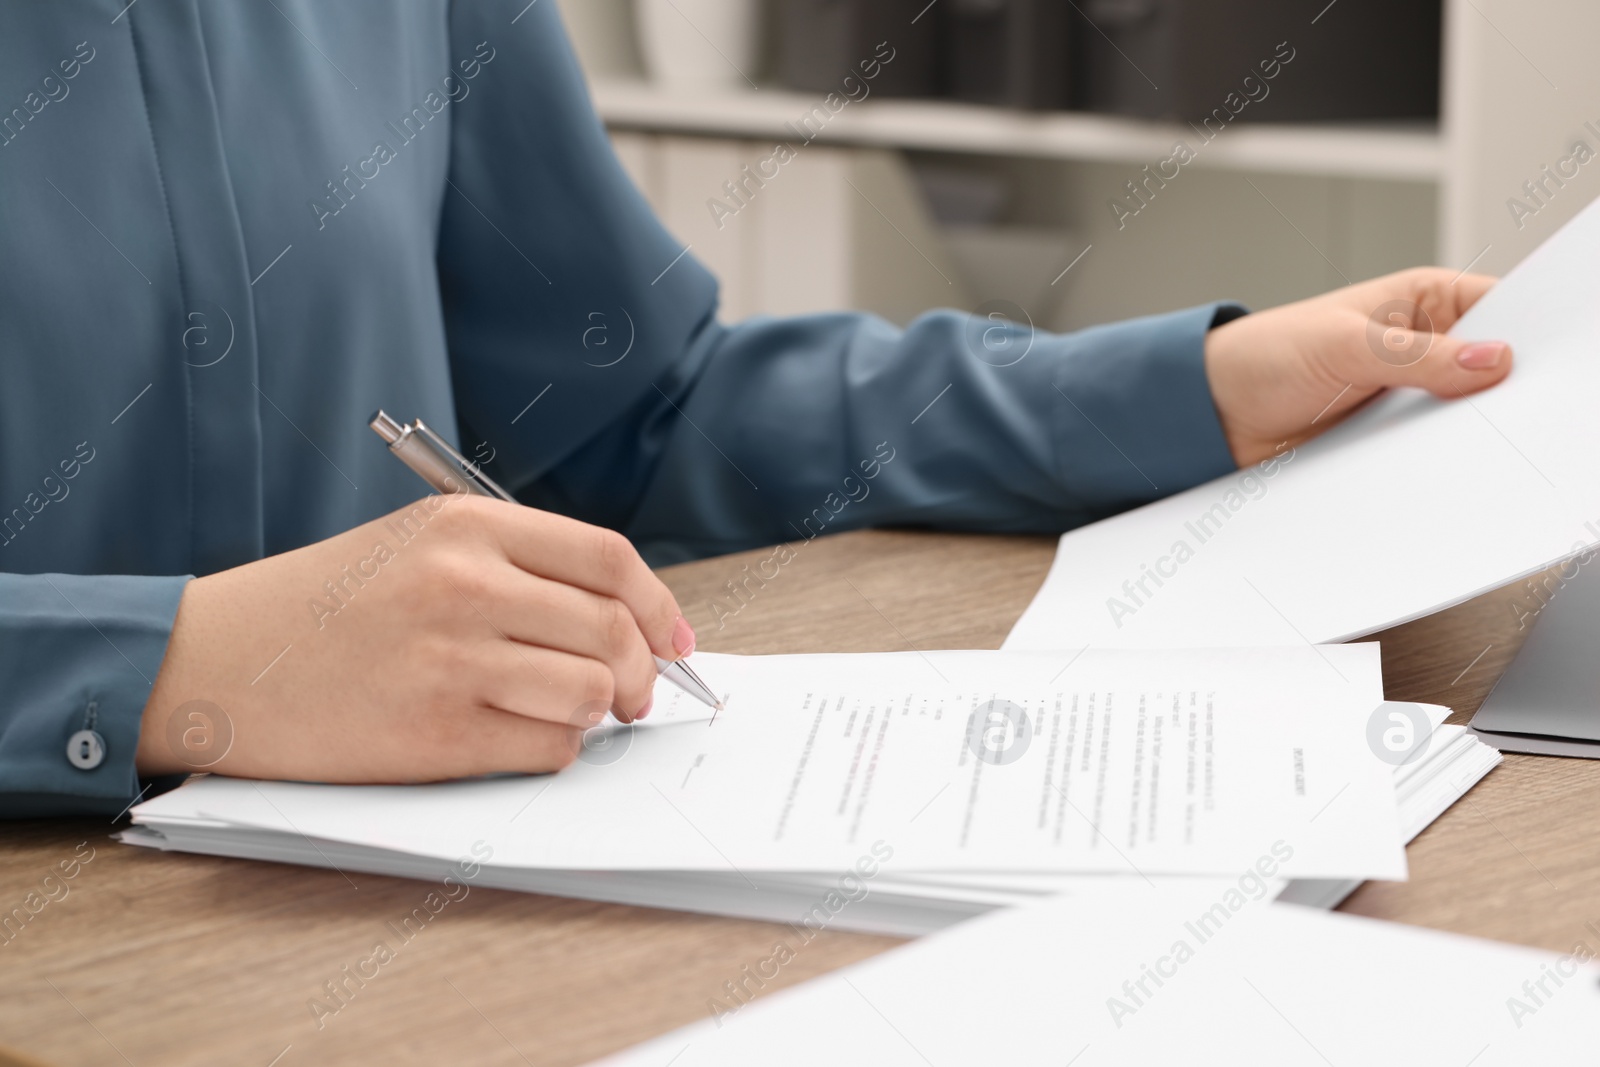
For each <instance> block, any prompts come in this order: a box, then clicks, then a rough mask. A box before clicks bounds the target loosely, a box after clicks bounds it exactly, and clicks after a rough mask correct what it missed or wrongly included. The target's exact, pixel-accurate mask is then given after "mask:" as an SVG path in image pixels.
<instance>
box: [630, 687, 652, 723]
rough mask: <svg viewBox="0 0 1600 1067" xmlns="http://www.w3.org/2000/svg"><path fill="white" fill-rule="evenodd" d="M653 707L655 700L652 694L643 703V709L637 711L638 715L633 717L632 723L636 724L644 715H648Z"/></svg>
mask: <svg viewBox="0 0 1600 1067" xmlns="http://www.w3.org/2000/svg"><path fill="white" fill-rule="evenodd" d="M655 706H656V698H655V696H654V694H652V695H651V697H650V699H649V700H646V701H645V702H644V707H642V708H640V709H639V714H637V715H635V716H634V717H633V721H634V722H638V721H639V720H640V719H642V718H644V717H645V716H646V715H648V714H650V709H651V708H653V707H655Z"/></svg>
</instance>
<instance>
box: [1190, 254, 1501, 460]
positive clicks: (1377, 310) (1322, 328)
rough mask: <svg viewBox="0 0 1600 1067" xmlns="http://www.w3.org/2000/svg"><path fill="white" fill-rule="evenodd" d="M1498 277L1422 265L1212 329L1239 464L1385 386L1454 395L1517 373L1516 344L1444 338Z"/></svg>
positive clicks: (1209, 347) (1222, 404)
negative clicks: (1513, 351) (1513, 347)
mask: <svg viewBox="0 0 1600 1067" xmlns="http://www.w3.org/2000/svg"><path fill="white" fill-rule="evenodd" d="M1494 283H1495V279H1494V278H1490V277H1486V276H1484V275H1481V274H1463V275H1459V276H1457V275H1455V274H1453V273H1452V272H1450V271H1448V270H1443V269H1441V268H1437V267H1420V268H1417V269H1415V270H1407V271H1401V272H1400V273H1398V274H1390V275H1386V276H1385V277H1382V278H1374V279H1373V280H1372V281H1368V282H1361V283H1360V284H1358V285H1351V286H1347V287H1345V288H1343V289H1336V290H1334V291H1333V292H1331V293H1325V294H1323V295H1322V296H1318V297H1314V298H1312V299H1310V300H1302V301H1300V302H1298V303H1294V304H1285V305H1284V306H1283V307H1277V308H1272V309H1271V310H1269V311H1262V312H1258V313H1256V314H1252V315H1246V316H1244V317H1243V318H1240V319H1235V320H1234V321H1233V322H1230V323H1227V324H1226V325H1224V326H1219V327H1217V328H1216V329H1215V330H1212V331H1211V333H1210V334H1209V335H1208V336H1207V338H1206V352H1205V360H1206V377H1207V379H1208V380H1209V381H1210V383H1211V396H1212V399H1213V401H1214V402H1215V403H1216V406H1217V414H1218V416H1219V417H1220V418H1221V420H1222V429H1223V432H1224V434H1226V436H1227V439H1228V447H1229V449H1230V450H1231V451H1232V452H1233V458H1234V460H1235V462H1237V463H1238V464H1239V466H1241V467H1247V466H1250V465H1251V464H1254V463H1259V462H1261V461H1262V460H1264V459H1267V458H1268V457H1270V456H1272V455H1274V454H1275V453H1276V452H1278V451H1279V450H1281V449H1282V448H1283V447H1284V446H1286V445H1287V446H1289V447H1293V446H1295V445H1298V444H1300V443H1301V442H1303V441H1306V440H1308V439H1310V438H1312V437H1315V436H1316V435H1317V434H1319V433H1321V432H1322V431H1323V430H1326V429H1327V428H1328V427H1330V426H1332V425H1333V424H1335V423H1337V422H1338V421H1339V420H1340V419H1342V418H1344V417H1345V416H1346V415H1348V414H1349V413H1350V412H1351V411H1353V410H1355V409H1356V408H1358V407H1360V406H1361V405H1362V404H1364V403H1366V402H1367V401H1368V400H1370V399H1371V398H1372V397H1374V396H1376V395H1377V394H1378V393H1380V392H1382V391H1383V390H1384V389H1387V388H1392V387H1394V386H1415V387H1417V388H1421V389H1426V390H1428V391H1429V392H1430V393H1432V394H1434V395H1435V396H1438V397H1442V398H1444V399H1447V400H1454V399H1457V398H1460V397H1463V396H1468V395H1471V394H1472V393H1476V392H1479V391H1481V390H1484V389H1487V388H1489V387H1490V386H1492V385H1496V384H1498V383H1499V382H1500V381H1501V380H1502V379H1504V378H1505V376H1506V375H1507V374H1509V373H1511V360H1512V355H1511V347H1510V345H1508V344H1506V343H1505V342H1504V341H1497V340H1493V339H1489V338H1457V337H1447V336H1445V334H1444V331H1446V330H1448V329H1450V328H1451V327H1452V326H1454V325H1455V323H1456V320H1457V319H1459V318H1460V317H1461V316H1462V315H1463V314H1465V313H1466V310H1467V309H1468V308H1470V307H1471V306H1472V305H1473V304H1475V303H1476V302H1477V301H1478V298H1479V297H1481V296H1482V295H1483V294H1484V293H1486V292H1488V291H1489V289H1490V287H1491V286H1493V285H1494Z"/></svg>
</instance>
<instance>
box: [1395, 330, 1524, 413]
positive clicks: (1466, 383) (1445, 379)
mask: <svg viewBox="0 0 1600 1067" xmlns="http://www.w3.org/2000/svg"><path fill="white" fill-rule="evenodd" d="M1374 351H1375V352H1376V351H1377V350H1376V349H1375V350H1374ZM1511 364H1512V352H1511V346H1510V345H1509V344H1507V343H1506V342H1504V341H1474V340H1469V339H1463V338H1460V337H1451V336H1449V335H1448V334H1439V333H1429V332H1426V331H1420V330H1404V329H1394V330H1390V331H1388V332H1387V342H1386V343H1385V345H1384V348H1383V352H1382V354H1381V355H1380V356H1379V367H1378V368H1377V370H1378V373H1377V374H1376V375H1374V378H1375V379H1376V380H1375V381H1373V382H1372V384H1374V385H1384V386H1390V387H1393V386H1412V387H1414V388H1418V389H1426V390H1427V391H1428V392H1430V393H1432V394H1433V395H1434V396H1437V397H1441V398H1443V399H1447V400H1453V399H1455V398H1456V397H1459V396H1466V395H1470V394H1472V393H1477V392H1481V391H1482V390H1484V389H1487V388H1489V387H1490V386H1492V385H1498V384H1499V383H1500V382H1501V381H1503V380H1504V379H1505V377H1506V375H1508V374H1510V373H1511Z"/></svg>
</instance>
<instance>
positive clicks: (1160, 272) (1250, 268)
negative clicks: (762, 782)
mask: <svg viewBox="0 0 1600 1067" xmlns="http://www.w3.org/2000/svg"><path fill="white" fill-rule="evenodd" d="M1443 3H1444V34H1443V54H1442V57H1441V61H1442V69H1443V76H1442V83H1441V92H1440V110H1441V119H1440V121H1439V122H1438V123H1437V124H1435V123H1375V124H1358V125H1348V124H1347V125H1328V124H1320V123H1295V124H1270V123H1259V124H1251V123H1237V124H1234V125H1231V126H1228V127H1226V128H1223V129H1220V130H1217V129H1210V128H1197V127H1195V126H1193V125H1190V124H1167V123H1161V122H1152V121H1145V120H1140V119H1132V118H1119V117H1112V116H1105V115H1094V114H1086V113H1076V112H1042V113H1041V112H1025V111H1016V110H1010V109H1004V108H992V107H982V106H977V105H969V104H960V103H953V102H947V101H921V100H900V99H885V98H882V97H876V98H871V99H867V100H865V101H864V102H851V103H848V104H847V105H846V106H844V107H843V108H842V109H841V110H840V111H839V112H838V113H837V114H835V115H833V116H831V118H830V119H829V121H828V122H827V123H826V124H823V127H822V128H821V129H820V130H819V131H818V132H817V133H816V135H815V139H814V140H813V141H812V142H811V143H810V144H809V145H807V146H806V147H804V148H803V149H802V150H801V154H802V156H803V157H806V163H805V166H804V167H801V168H799V169H792V170H790V169H786V171H785V173H784V175H783V177H782V178H781V179H780V180H779V181H778V182H775V183H773V185H772V187H771V188H770V190H764V191H763V193H762V195H763V196H766V195H767V193H768V192H770V193H771V194H772V195H771V196H770V197H768V198H767V199H768V201H769V204H770V205H771V207H770V210H769V209H768V206H765V205H763V206H761V207H759V208H757V207H753V208H752V210H751V211H750V212H749V213H745V212H741V213H740V216H739V218H738V223H739V226H738V229H739V230H740V231H741V234H742V236H729V235H728V234H727V233H725V232H721V231H717V232H712V231H708V230H707V229H706V226H707V221H706V220H707V218H709V216H708V215H707V214H706V201H707V200H708V199H709V198H711V197H714V196H716V195H718V193H719V190H720V189H721V187H722V183H723V182H725V181H727V180H728V179H729V178H731V177H733V176H734V175H736V174H737V173H738V172H739V170H740V168H741V167H743V166H744V165H745V164H746V163H749V162H752V161H754V160H759V159H761V158H764V157H766V156H767V155H769V154H770V153H771V152H772V151H773V149H774V147H775V145H777V144H780V143H790V142H793V141H794V138H795V127H794V124H795V123H796V122H797V121H798V120H799V119H800V118H801V117H802V116H805V115H807V114H810V113H813V111H814V109H815V108H816V107H817V106H818V105H819V102H820V101H821V100H822V94H804V93H792V92H787V91H784V90H779V89H773V88H766V87H764V88H762V89H760V90H759V91H755V90H745V91H739V92H723V93H713V94H693V93H678V92H669V91H665V90H663V89H661V88H659V87H657V86H654V85H651V84H649V83H647V82H645V81H644V80H643V78H642V75H641V74H640V73H639V71H638V68H637V65H636V61H635V62H634V63H633V65H632V66H630V60H629V59H628V54H629V48H630V47H631V45H629V44H628V42H630V41H631V39H632V33H633V29H632V26H631V22H630V19H629V11H630V6H629V5H628V4H627V3H626V0H563V5H564V10H568V9H576V8H577V7H578V5H580V4H581V5H584V8H583V14H581V15H579V16H578V17H577V18H576V20H575V21H574V22H573V31H574V36H575V38H576V39H577V41H578V46H579V50H580V53H581V54H582V55H583V57H584V61H585V64H586V66H587V67H588V68H589V70H590V72H591V80H592V85H593V92H594V96H595V101H596V105H597V107H598V109H599V111H600V114H601V117H602V118H603V119H604V121H605V122H606V123H607V125H608V126H609V127H610V128H611V129H612V131H613V133H614V135H616V136H617V138H618V143H619V145H620V146H622V151H623V152H624V154H625V155H627V156H629V157H630V158H634V159H643V158H644V156H645V155H647V154H648V152H646V151H644V150H643V149H641V147H640V146H641V145H645V144H654V145H655V148H654V149H653V150H652V151H655V152H656V153H657V154H658V155H661V154H662V152H663V149H662V146H663V145H665V144H668V143H671V142H674V141H677V140H679V139H685V143H687V141H689V140H693V141H694V142H695V143H697V144H699V145H700V146H701V147H703V148H704V150H705V151H706V152H710V153H716V152H719V151H720V152H722V153H724V154H723V155H722V156H721V157H720V159H719V160H718V162H717V163H715V164H710V163H705V164H704V169H703V170H702V169H698V168H699V167H700V164H692V163H688V162H678V163H664V162H662V161H661V159H657V161H656V162H655V163H654V164H650V165H648V166H646V165H644V164H642V163H641V164H638V166H639V167H643V169H642V170H639V171H638V172H639V173H640V174H642V175H648V174H655V175H656V177H655V178H653V179H651V178H648V177H645V178H641V185H643V184H644V183H645V181H646V180H649V181H654V182H655V183H656V184H654V185H651V186H650V187H649V190H648V191H649V194H650V195H651V197H652V201H653V202H654V203H656V205H657V208H658V210H659V211H660V212H661V214H662V216H663V218H665V219H666V220H667V222H668V225H669V227H672V228H673V229H674V231H675V232H676V233H677V234H678V236H680V237H681V238H682V239H683V240H684V241H685V242H686V243H689V244H694V245H695V248H696V253H697V254H703V256H704V258H705V259H706V260H707V262H710V263H714V264H715V269H717V270H718V272H719V273H720V274H721V275H722V276H723V278H724V283H725V287H726V292H727V295H728V301H727V305H726V309H725V317H728V318H737V317H740V316H742V315H744V314H750V313H758V312H771V313H787V312H790V311H799V310H814V309H820V308H825V307H856V308H865V309H868V310H877V311H880V312H883V313H885V314H887V315H889V316H890V317H891V318H894V319H896V320H898V321H904V319H905V318H906V317H907V314H908V309H911V310H913V311H914V310H918V309H920V308H921V307H928V306H938V305H942V304H948V305H954V306H964V307H968V308H970V307H973V306H974V305H975V303H978V302H983V301H986V300H991V299H995V298H1007V299H1012V300H1014V301H1016V302H1017V303H1020V304H1023V306H1024V307H1027V308H1028V309H1029V310H1030V312H1031V311H1032V310H1033V309H1034V307H1037V308H1039V310H1040V312H1041V316H1040V321H1041V323H1042V324H1044V325H1048V326H1053V327H1055V328H1058V329H1069V328H1078V327H1082V326H1085V325H1089V324H1092V323H1095V322H1102V321H1108V320H1111V319H1116V318H1120V317H1126V316H1129V315H1136V314H1143V313H1149V312H1155V311H1161V310H1165V309H1169V308H1172V307H1177V306H1182V305H1186V304H1192V303H1197V302H1200V301H1204V300H1211V299H1219V298H1225V297H1226V298H1235V299H1240V300H1243V301H1245V302H1246V303H1248V304H1251V305H1253V306H1257V307H1261V306H1268V305H1271V304H1276V303H1281V302H1285V301H1288V300H1293V299H1298V298H1300V297H1304V296H1308V295H1311V294H1313V293H1316V292H1319V291H1322V290H1325V289H1328V288H1330V287H1333V286H1337V285H1340V284H1343V283H1344V282H1346V281H1356V280H1360V279H1362V278H1365V277H1370V276H1372V275H1375V274H1380V273H1384V272H1386V271H1390V270H1396V269H1400V268H1403V267H1406V266H1412V265H1415V264H1418V263H1425V262H1437V263H1441V264H1443V265H1445V266H1448V267H1451V268H1454V269H1463V268H1467V267H1469V266H1470V267H1471V268H1472V269H1474V270H1478V271H1484V272H1489V273H1499V272H1503V271H1505V270H1506V269H1508V268H1509V267H1510V266H1512V265H1514V264H1515V263H1516V262H1518V261H1519V260H1520V259H1521V258H1522V257H1523V256H1524V255H1525V254H1526V253H1527V252H1528V251H1529V250H1531V249H1532V248H1533V247H1535V246H1536V245H1537V244H1538V243H1539V242H1540V241H1541V240H1543V239H1544V238H1545V237H1546V236H1548V235H1549V234H1550V233H1551V232H1553V231H1554V230H1555V229H1556V228H1558V227H1559V226H1560V225H1561V224H1562V223H1563V222H1565V221H1566V220H1567V219H1568V218H1570V217H1571V216H1572V215H1573V214H1575V213H1576V212H1577V211H1578V210H1579V209H1581V208H1582V207H1583V206H1584V205H1585V204H1587V203H1588V202H1589V201H1590V200H1592V199H1593V198H1594V197H1595V196H1596V194H1597V193H1600V162H1594V163H1589V162H1587V161H1588V160H1590V159H1600V65H1596V64H1595V63H1594V62H1593V61H1592V59H1591V57H1590V56H1589V55H1588V53H1589V51H1590V50H1591V49H1592V46H1593V42H1595V41H1597V40H1600V4H1595V3H1594V2H1593V0H1443ZM1336 5H1337V0H1335V4H1324V3H1311V4H1295V5H1289V6H1287V10H1286V13H1285V15H1284V16H1283V17H1284V19H1285V21H1286V25H1289V27H1290V28H1289V29H1287V30H1286V31H1285V33H1284V36H1285V37H1286V38H1288V39H1289V41H1290V42H1291V44H1296V46H1297V47H1305V48H1311V47H1315V45H1316V43H1317V41H1318V40H1319V38H1318V36H1317V35H1318V33H1319V32H1320V29H1325V28H1326V26H1325V25H1324V24H1325V23H1327V21H1328V20H1331V19H1334V18H1336V17H1339V14H1340V8H1339V7H1338V6H1336ZM1351 10H1356V8H1354V7H1352V8H1351ZM1301 23H1303V25H1301ZM1373 32H1381V28H1377V29H1375V30H1374V31H1373ZM1284 76H1285V77H1287V76H1288V72H1286V73H1285V75H1284ZM758 81H759V76H758ZM639 138H644V140H643V141H640V140H638V139H639ZM630 139H632V140H630ZM652 139H653V140H652ZM629 144H632V145H633V147H631V148H630V147H627V146H628V145H629ZM1180 144H1182V145H1184V146H1185V147H1186V148H1187V149H1188V157H1189V158H1184V159H1178V158H1177V157H1178V155H1179V154H1180V153H1179V152H1178V151H1177V146H1178V145H1180ZM665 155H666V156H671V155H672V153H671V152H670V151H666V152H665ZM930 162H931V163H933V164H936V165H939V166H950V165H956V166H960V167H966V168H969V169H971V170H973V171H975V172H982V173H985V174H989V175H992V176H995V177H996V178H998V179H1001V180H1003V181H1004V183H1005V185H1006V188H1007V190H1008V193H1007V196H1006V198H1005V199H1006V203H1005V205H1004V207H1003V209H1002V210H1000V211H999V212H998V214H996V215H995V216H994V217H993V219H992V220H991V221H992V222H993V223H994V225H995V226H997V227H999V228H1002V229H1004V230H1006V231H1008V232H1013V233H1014V232H1016V231H1017V230H1019V229H1027V228H1034V229H1036V230H1038V231H1039V232H1040V233H1055V234H1061V233H1070V234H1072V235H1074V239H1073V240H1071V241H1063V242H1061V255H1060V256H1059V257H1056V262H1059V266H1057V265H1056V262H1052V263H1051V264H1050V266H1049V269H1050V271H1051V273H1052V277H1054V278H1055V282H1054V284H1050V285H1046V286H1042V287H1041V285H1040V279H1038V278H1035V277H1032V276H1031V275H1030V276H1027V277H1023V276H1020V275H1018V276H1013V277H1002V276H1001V274H1002V273H1003V272H998V271H996V272H992V273H986V274H983V275H980V276H978V277H973V276H972V275H971V269H972V268H971V266H970V264H967V265H966V266H965V271H966V272H965V273H964V272H963V271H964V266H963V264H962V262H960V260H961V255H962V249H963V248H964V247H970V246H972V244H973V242H972V240H971V237H972V234H971V233H970V231H969V232H968V233H966V234H964V235H963V236H962V237H961V238H960V239H955V237H954V236H952V239H950V240H946V231H944V230H943V229H942V228H941V226H940V220H939V219H937V218H935V216H934V212H933V210H932V209H931V208H930V207H929V206H928V204H927V201H926V198H925V197H923V196H922V195H921V194H920V193H919V191H918V186H917V184H916V183H915V182H914V181H912V180H911V177H910V176H911V175H912V173H913V172H914V171H915V170H917V169H919V168H921V167H922V166H924V165H925V164H928V163H930ZM651 168H654V169H651ZM851 181H854V182H855V183H856V184H857V185H858V186H861V187H862V189H863V190H864V189H865V188H866V184H865V183H870V184H872V191H871V192H870V193H869V194H868V197H869V198H870V204H867V203H863V197H862V196H861V195H859V193H858V192H856V191H852V190H851V188H850V185H849V182H851ZM843 194H849V195H843ZM781 202H787V203H789V204H791V205H799V204H801V203H802V202H804V204H805V206H804V207H798V206H797V207H796V208H795V210H794V211H793V212H792V213H791V212H785V211H782V210H779V207H778V205H779V204H780V203H781ZM728 228H729V229H732V228H734V227H732V226H731V225H730V227H728ZM896 228H898V229H899V230H900V231H902V232H901V234H900V235H897V234H896ZM912 231H915V234H916V236H914V237H913V236H912ZM696 235H698V236H699V237H700V240H701V242H703V244H702V243H698V242H697V241H696ZM885 236H887V240H884V238H885ZM903 238H910V240H909V241H908V240H905V239H903ZM741 241H742V242H744V243H743V244H741V243H740V242H741ZM896 243H898V245H899V248H898V251H897V253H896V254H895V255H893V256H889V257H888V258H887V259H886V258H883V257H882V256H881V255H880V253H882V251H883V249H886V248H890V247H893V246H894V245H895V244H896ZM990 243H991V244H993V242H990ZM735 246H737V247H735ZM913 246H914V248H913ZM1085 248H1087V252H1085V251H1084V249H1085ZM702 249H704V251H703V252H702ZM1080 253H1082V255H1081V258H1080ZM991 261H992V257H991ZM1069 263H1070V264H1071V270H1070V271H1069V272H1068V273H1066V274H1063V275H1060V276H1059V277H1055V273H1054V272H1056V271H1060V270H1063V269H1065V268H1066V267H1068V265H1069ZM930 266H931V267H932V268H933V269H931V270H930V269H929V268H930ZM1041 266H1043V264H1042V263H1040V264H1038V265H1036V266H1034V267H1033V268H1030V269H1032V270H1033V271H1034V272H1035V273H1038V272H1039V267H1041ZM940 274H943V275H946V276H947V278H945V279H943V280H942V279H941V278H940ZM886 275H893V277H886ZM1049 280H1050V279H1044V281H1046V282H1048V281H1049ZM930 282H931V283H932V284H928V283H930ZM1040 292H1045V294H1046V296H1047V300H1046V302H1045V303H1040V300H1041V298H1040V297H1039V296H1038V295H1037V294H1038V293H1040ZM1028 302H1031V303H1032V305H1033V306H1032V307H1030V306H1029V303H1028Z"/></svg>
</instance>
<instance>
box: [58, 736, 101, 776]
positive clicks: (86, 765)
mask: <svg viewBox="0 0 1600 1067" xmlns="http://www.w3.org/2000/svg"><path fill="white" fill-rule="evenodd" d="M105 758H106V742H105V738H103V737H101V736H100V735H99V734H98V733H96V732H95V731H93V730H79V731H78V732H77V733H75V734H73V735H72V736H71V737H70V738H68V739H67V759H68V760H70V761H71V762H72V765H73V766H74V767H76V768H78V770H80V771H92V770H94V769H95V768H96V767H98V766H100V764H102V763H104V762H105Z"/></svg>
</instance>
